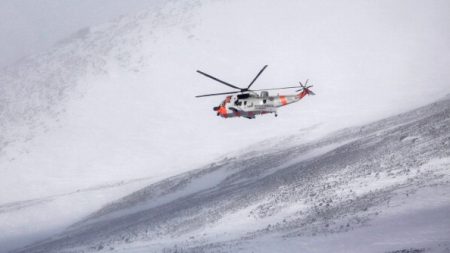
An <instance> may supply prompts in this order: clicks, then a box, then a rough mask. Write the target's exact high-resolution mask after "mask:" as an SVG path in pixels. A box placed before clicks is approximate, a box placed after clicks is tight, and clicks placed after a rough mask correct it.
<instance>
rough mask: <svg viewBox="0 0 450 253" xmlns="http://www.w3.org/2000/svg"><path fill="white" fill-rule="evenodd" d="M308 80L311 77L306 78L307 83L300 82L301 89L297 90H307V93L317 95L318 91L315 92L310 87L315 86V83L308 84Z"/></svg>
mask: <svg viewBox="0 0 450 253" xmlns="http://www.w3.org/2000/svg"><path fill="white" fill-rule="evenodd" d="M308 81H309V79H306V81H305V84H303V83H302V82H298V83H299V84H300V87H301V89H299V90H297V92H299V91H305V92H306V94H308V95H316V93H314V92H313V91H312V90H310V89H309V88H311V87H313V85H310V86H308Z"/></svg>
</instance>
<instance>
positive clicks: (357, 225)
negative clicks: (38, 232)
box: [15, 96, 450, 253]
mask: <svg viewBox="0 0 450 253" xmlns="http://www.w3.org/2000/svg"><path fill="white" fill-rule="evenodd" d="M449 190H450V97H448V96H447V97H446V98H445V99H443V100H440V101H438V102H436V103H433V104H430V105H428V106H425V107H422V108H419V109H416V110H414V111H411V112H408V113H404V114H401V115H397V116H395V117H392V118H388V119H385V120H381V121H377V122H374V123H371V124H368V125H364V126H360V127H355V128H349V129H345V130H342V131H339V132H336V133H334V134H330V135H328V136H327V137H324V138H322V139H320V140H317V141H312V142H309V143H304V144H298V145H296V146H289V147H287V148H284V149H283V148H280V149H275V150H273V152H264V153H262V154H261V155H258V154H254V155H251V156H245V155H243V156H239V157H234V158H228V159H225V160H222V161H221V162H218V163H214V164H211V165H209V166H207V167H205V168H202V169H198V170H195V171H191V172H188V173H184V174H181V175H178V176H175V177H171V178H168V179H165V180H163V181H160V182H157V183H154V184H151V185H149V186H147V187H145V188H143V189H141V190H139V191H136V192H135V193H133V194H130V195H128V196H126V197H124V198H122V199H120V200H118V201H115V202H113V203H111V204H109V205H106V206H105V207H104V208H102V209H100V210H99V211H97V212H95V213H93V214H91V215H90V216H89V217H88V218H87V219H85V220H84V221H81V222H77V223H76V224H74V225H73V226H71V227H70V228H69V229H67V230H66V231H65V232H63V233H61V234H59V235H57V236H53V237H51V238H49V239H47V240H45V241H42V242H40V243H36V244H33V245H30V246H28V247H26V248H23V249H21V250H17V251H15V252H17V253H18V252H103V251H105V252H109V251H114V252H237V251H240V252H275V251H276V252H292V251H293V250H295V251H308V252H330V251H333V252H361V251H363V252H403V251H402V250H404V251H406V252H446V251H448V250H449V249H450V236H449V235H450V201H449V200H450V193H449V192H450V191H449Z"/></svg>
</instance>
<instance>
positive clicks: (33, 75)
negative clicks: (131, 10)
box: [0, 0, 450, 203]
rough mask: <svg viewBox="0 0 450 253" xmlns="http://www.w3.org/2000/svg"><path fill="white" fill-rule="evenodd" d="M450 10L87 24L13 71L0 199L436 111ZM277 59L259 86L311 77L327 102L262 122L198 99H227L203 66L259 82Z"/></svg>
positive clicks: (6, 90)
mask: <svg viewBox="0 0 450 253" xmlns="http://www.w3.org/2000/svg"><path fill="white" fill-rule="evenodd" d="M447 4H448V3H447V2H442V3H441V2H436V3H435V4H434V5H433V6H431V7H429V8H428V7H427V8H424V7H423V6H422V5H423V2H421V1H417V2H411V1H405V2H402V1H395V3H394V2H392V1H384V2H383V1H382V2H377V3H365V4H361V3H358V2H348V3H347V4H345V5H341V4H335V3H333V2H321V1H319V2H318V1H302V2H296V1H281V2H278V1H277V2H273V1H256V0H245V1H168V2H167V3H166V4H165V5H163V6H159V7H154V8H152V9H149V10H143V11H142V12H140V13H137V14H135V15H130V16H126V17H123V18H121V19H118V20H116V21H114V22H110V23H106V24H104V25H101V26H96V27H91V28H87V29H84V30H82V31H80V32H78V33H77V34H74V36H72V37H70V38H68V39H66V40H64V41H62V42H61V43H60V44H59V45H58V46H56V47H55V48H54V49H53V50H51V51H49V52H44V53H42V54H38V55H34V56H31V57H28V58H25V59H24V60H23V61H21V62H19V63H18V64H16V65H14V66H10V67H8V68H6V69H4V70H3V71H2V72H1V73H0V84H1V85H0V105H1V107H0V115H1V120H0V132H1V135H0V138H1V139H0V148H1V154H0V168H1V170H2V177H0V187H1V189H0V203H7V202H12V201H20V200H27V199H32V198H40V197H43V196H47V195H51V194H53V193H55V192H57V193H64V192H70V191H73V190H75V189H77V188H87V187H91V186H93V185H96V184H103V183H109V182H111V181H119V180H123V179H125V180H127V179H133V178H138V177H147V176H155V175H158V176H161V175H166V176H168V175H172V174H174V173H176V172H177V173H178V172H180V171H187V170H189V169H192V168H195V167H197V166H200V165H202V164H204V163H205V162H208V161H211V160H214V159H215V157H217V156H219V155H222V154H225V153H227V152H229V151H235V150H239V149H241V148H242V147H245V146H247V145H248V144H252V143H254V142H256V141H261V140H264V139H266V138H269V137H276V136H280V135H281V134H290V133H295V132H296V131H298V129H301V128H305V127H309V126H311V125H314V124H318V123H323V122H326V124H324V126H325V128H327V129H329V128H330V127H329V126H331V127H332V128H334V129H336V127H338V126H348V125H351V124H355V123H361V122H366V121H368V120H373V119H374V118H381V117H384V116H385V115H390V114H393V113H396V112H401V111H404V110H406V109H409V108H411V107H412V106H418V105H421V104H424V103H426V102H427V101H429V100H430V99H433V98H434V97H435V96H437V95H440V94H442V93H445V92H448V89H449V88H448V85H447V84H448V82H447V80H448V79H449V76H448V75H449V72H448V71H447V68H446V66H447V65H448V64H447V62H448V58H446V57H443V56H445V55H446V53H445V52H448V49H449V44H450V43H446V42H447V41H448V39H449V37H448V29H447V27H446V26H443V25H442V24H448V22H444V21H445V19H447V18H448V15H447V13H446V12H445V10H446V8H445V7H446V6H447ZM423 9H427V10H430V11H428V12H423V11H420V13H419V14H420V15H416V14H417V10H423ZM385 10H389V11H385ZM380 38H383V39H382V40H381V39H380ZM405 41H408V44H407V45H405ZM264 64H269V68H268V69H267V71H266V72H265V73H264V74H263V75H262V76H261V78H260V79H259V80H258V83H257V84H255V85H257V87H258V88H264V87H273V86H285V85H293V84H296V83H297V81H299V80H304V79H306V78H310V79H311V80H312V84H316V86H315V87H314V88H315V91H316V92H317V93H318V94H320V96H316V97H314V98H313V99H310V98H307V99H305V101H303V102H302V103H299V104H295V105H292V106H290V107H288V108H283V109H284V110H282V111H280V117H279V118H277V119H274V118H273V117H261V118H259V119H258V120H255V121H249V120H239V119H237V120H223V119H220V118H217V117H215V115H214V112H213V111H212V110H211V108H212V107H213V106H215V105H217V104H218V103H220V98H217V97H215V98H206V99H195V98H194V96H195V95H197V94H202V93H208V92H214V91H226V90H227V87H225V86H223V85H220V84H216V83H214V82H212V81H211V80H208V79H206V78H204V77H202V76H200V75H198V74H197V73H196V72H195V70H196V69H201V70H203V71H206V72H208V73H211V74H214V75H216V76H218V77H221V78H223V79H226V80H227V81H229V82H232V83H236V84H237V85H246V84H247V83H249V82H250V80H251V79H252V78H253V76H254V75H255V74H256V72H257V71H258V70H259V69H260V67H261V66H262V65H264ZM424 80H427V85H422V84H423V81H424ZM255 87H256V86H255ZM355 94H356V95H355ZM399 98H401V99H399ZM394 105H395V106H394ZM3 175H5V176H3ZM18 185H21V187H17V186H18Z"/></svg>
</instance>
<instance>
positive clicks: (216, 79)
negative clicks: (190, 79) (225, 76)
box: [197, 70, 242, 90]
mask: <svg viewBox="0 0 450 253" xmlns="http://www.w3.org/2000/svg"><path fill="white" fill-rule="evenodd" d="M197 72H198V73H200V74H202V75H204V76H206V77H209V78H211V79H213V80H215V81H217V82H219V83H222V84H225V85H226V86H230V87H231V88H234V89H238V90H242V89H241V88H239V87H237V86H234V85H232V84H229V83H227V82H224V81H222V80H220V79H218V78H215V77H214V76H211V75H208V74H206V73H205V72H202V71H200V70H197Z"/></svg>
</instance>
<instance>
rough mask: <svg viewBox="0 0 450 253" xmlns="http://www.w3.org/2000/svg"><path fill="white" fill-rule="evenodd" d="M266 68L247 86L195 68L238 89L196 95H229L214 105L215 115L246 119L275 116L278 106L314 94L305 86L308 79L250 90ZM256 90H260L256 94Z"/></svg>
mask: <svg viewBox="0 0 450 253" xmlns="http://www.w3.org/2000/svg"><path fill="white" fill-rule="evenodd" d="M266 68H267V65H265V66H264V67H263V68H262V69H261V70H260V71H259V73H258V74H257V75H256V76H255V78H253V80H252V82H251V83H250V84H249V85H248V86H247V88H239V87H237V86H235V85H232V84H230V83H227V82H224V81H222V80H220V79H218V78H216V77H214V76H211V75H209V74H206V73H204V72H202V71H200V70H197V72H198V73H200V74H202V75H204V76H206V77H209V78H211V79H213V80H215V81H217V82H219V83H222V84H225V85H226V86H229V87H231V88H234V89H237V90H239V91H231V92H222V93H214V94H205V95H199V96H196V97H208V96H218V95H229V94H236V95H231V96H227V97H226V98H225V100H224V101H223V102H222V103H221V104H220V105H219V106H216V107H214V108H213V109H214V111H217V116H221V117H223V118H232V117H244V118H248V119H254V118H255V116H256V115H259V114H267V113H274V114H275V117H276V116H278V115H277V109H278V107H282V106H285V105H288V104H292V103H295V102H298V101H300V100H301V99H302V98H303V97H304V96H306V95H315V94H314V92H312V91H311V90H310V89H309V88H311V87H313V86H312V85H311V86H307V84H308V80H306V82H305V84H303V83H302V82H299V83H300V86H291V87H281V88H269V89H260V90H251V89H250V87H251V86H252V85H253V83H254V82H255V81H256V79H258V77H259V76H260V75H261V73H262V72H263V71H264V70H265V69H266ZM295 88H297V89H298V88H300V89H299V90H297V91H296V92H300V93H298V94H292V95H276V96H269V92H268V91H269V90H283V89H295ZM257 91H260V93H259V94H258V93H257ZM238 93H239V94H238Z"/></svg>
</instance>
